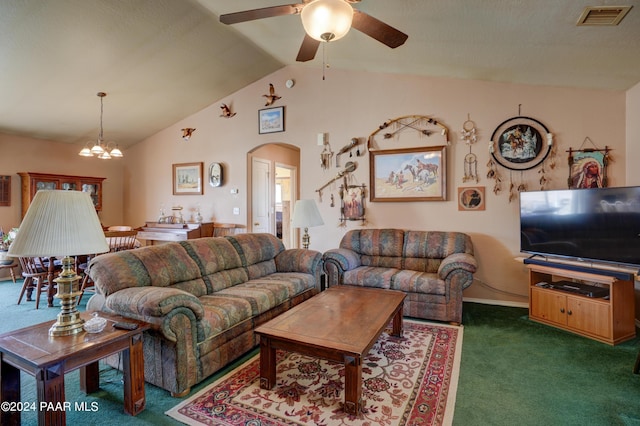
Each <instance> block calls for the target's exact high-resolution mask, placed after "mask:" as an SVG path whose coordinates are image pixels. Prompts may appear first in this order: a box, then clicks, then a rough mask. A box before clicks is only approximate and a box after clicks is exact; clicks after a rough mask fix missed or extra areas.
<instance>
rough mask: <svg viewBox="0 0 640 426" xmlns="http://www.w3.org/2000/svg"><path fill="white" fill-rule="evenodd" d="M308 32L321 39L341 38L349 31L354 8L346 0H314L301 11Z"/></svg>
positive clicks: (312, 36)
mask: <svg viewBox="0 0 640 426" xmlns="http://www.w3.org/2000/svg"><path fill="white" fill-rule="evenodd" d="M300 17H301V19H302V26H303V27H304V30H305V31H306V32H307V34H308V35H309V36H310V37H311V38H314V39H316V40H319V41H333V40H339V39H341V38H342V37H344V36H345V35H347V33H348V32H349V29H350V28H351V21H352V20H353V8H352V7H351V5H350V4H349V3H347V2H346V1H344V0H314V1H312V2H311V3H309V4H307V5H305V6H304V7H303V8H302V12H301V13H300Z"/></svg>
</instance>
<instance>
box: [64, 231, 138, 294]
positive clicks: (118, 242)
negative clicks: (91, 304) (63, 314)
mask: <svg viewBox="0 0 640 426" xmlns="http://www.w3.org/2000/svg"><path fill="white" fill-rule="evenodd" d="M137 235H138V231H136V230H135V229H134V230H129V231H105V233H104V236H105V238H106V239H107V244H109V253H113V252H116V251H122V250H131V249H134V248H137V247H139V246H140V243H139V241H138V239H137V238H136V236H137ZM98 256H99V255H98ZM93 257H95V255H93V256H87V261H86V263H82V264H80V265H79V266H78V270H80V271H82V273H83V274H84V276H83V278H82V285H81V286H80V296H78V301H77V304H78V305H79V304H80V301H81V300H82V296H83V295H84V292H85V290H87V288H89V287H93V280H91V278H90V277H89V274H88V270H87V269H88V265H89V262H90V261H91V259H92V258H93Z"/></svg>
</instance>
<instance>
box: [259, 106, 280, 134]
mask: <svg viewBox="0 0 640 426" xmlns="http://www.w3.org/2000/svg"><path fill="white" fill-rule="evenodd" d="M277 132H284V107H283V106H281V107H275V108H265V109H261V110H259V111H258V133H259V134H264V133H277Z"/></svg>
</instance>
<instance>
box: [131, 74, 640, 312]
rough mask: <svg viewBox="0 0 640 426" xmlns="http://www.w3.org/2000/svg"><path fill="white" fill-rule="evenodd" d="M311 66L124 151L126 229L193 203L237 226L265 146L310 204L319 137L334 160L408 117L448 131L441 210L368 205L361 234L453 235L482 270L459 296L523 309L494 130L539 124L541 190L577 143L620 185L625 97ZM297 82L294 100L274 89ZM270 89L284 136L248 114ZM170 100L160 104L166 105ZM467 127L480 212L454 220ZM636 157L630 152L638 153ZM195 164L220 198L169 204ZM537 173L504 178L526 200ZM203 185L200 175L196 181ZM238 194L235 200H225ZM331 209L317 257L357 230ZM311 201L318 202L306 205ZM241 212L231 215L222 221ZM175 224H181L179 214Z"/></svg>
mask: <svg viewBox="0 0 640 426" xmlns="http://www.w3.org/2000/svg"><path fill="white" fill-rule="evenodd" d="M321 75H322V70H321V69H320V67H319V66H318V67H316V68H314V67H311V68H307V67H298V66H293V67H286V68H284V69H281V70H279V71H277V72H275V73H273V74H272V75H270V76H268V77H266V78H263V79H261V80H259V81H257V82H255V83H253V84H251V85H249V86H247V87H245V88H244V89H242V90H240V91H238V92H236V93H234V94H233V95H232V96H229V97H228V98H225V99H221V100H219V101H217V102H214V103H213V104H212V105H211V106H209V107H208V108H205V109H204V110H202V111H200V112H198V113H197V114H194V115H192V116H190V117H188V118H186V119H184V120H182V121H180V122H178V123H175V124H174V125H172V126H169V127H168V128H166V129H164V130H163V131H161V132H159V133H158V134H156V135H154V136H152V137H150V138H148V139H147V140H145V141H143V142H142V143H139V144H137V145H135V146H134V147H132V148H130V149H129V150H127V152H126V154H127V157H126V158H125V164H126V166H125V170H124V182H125V190H124V196H125V205H126V206H127V208H126V211H125V212H124V218H125V219H126V222H127V223H130V224H134V225H142V224H143V223H144V222H145V221H146V220H154V219H155V218H156V217H157V214H158V209H159V208H160V205H161V204H164V206H165V207H166V208H169V207H171V206H172V205H174V204H180V205H182V206H183V207H184V208H185V210H186V211H187V213H188V212H189V211H193V210H194V209H195V207H196V206H197V205H198V204H200V207H201V209H202V213H203V216H204V218H205V220H216V221H220V222H236V223H246V220H247V211H246V210H247V202H246V194H247V174H246V164H247V153H248V152H249V151H251V150H253V149H254V148H256V147H257V146H260V145H263V144H265V143H272V142H273V143H285V144H291V145H295V146H298V147H300V152H301V164H300V182H301V186H300V197H301V198H316V195H317V194H316V192H315V190H316V189H317V188H319V187H320V186H321V185H323V184H324V183H325V182H327V181H328V180H329V179H331V178H332V177H334V176H335V175H336V173H337V172H338V170H339V169H338V168H335V167H332V168H331V169H330V170H326V171H323V170H322V169H321V168H320V152H321V151H322V147H321V146H318V145H317V143H316V140H317V134H318V133H320V132H327V133H329V142H330V144H331V147H332V149H333V151H334V152H337V151H338V150H339V149H340V148H341V147H342V146H343V145H345V144H347V143H348V142H349V141H350V140H351V138H353V137H361V138H366V137H367V136H368V135H369V134H371V133H372V132H373V131H374V130H375V129H377V128H378V126H379V125H380V124H381V123H383V122H384V121H385V120H387V119H390V118H395V117H399V116H402V115H408V114H420V115H428V116H432V117H433V118H435V119H436V120H438V121H441V122H442V123H444V124H445V125H446V126H448V128H449V130H450V131H451V136H450V141H451V145H450V146H449V147H448V148H447V156H448V161H447V166H448V172H447V175H448V185H447V192H448V194H449V196H448V200H447V201H438V202H410V203H380V202H377V203H370V202H368V203H367V204H366V216H367V220H368V222H367V224H366V226H368V227H400V228H406V229H425V230H456V231H462V232H467V233H469V234H470V235H471V237H472V239H473V241H474V245H475V249H476V257H477V259H478V262H479V265H480V268H479V270H478V272H477V274H476V282H475V283H474V285H473V286H471V287H470V288H469V289H468V290H466V291H465V297H466V298H471V299H488V300H493V301H496V302H497V303H503V302H504V303H515V304H518V303H526V301H527V296H526V293H527V286H526V282H527V281H526V274H525V271H524V269H523V267H522V265H520V264H518V263H517V262H516V261H514V257H515V256H517V255H518V254H519V252H518V248H519V231H518V203H517V201H514V202H511V203H509V202H508V196H507V194H506V189H507V188H508V180H509V172H508V171H506V170H504V169H502V170H501V171H502V175H503V178H504V180H505V181H507V182H505V183H504V184H503V187H504V190H503V193H501V194H500V195H495V194H493V192H492V191H491V189H492V181H489V180H488V179H487V178H486V172H487V168H486V163H487V161H488V160H489V152H488V149H487V146H488V144H489V138H490V136H491V134H492V132H493V131H494V129H495V128H496V127H497V126H498V125H499V124H500V123H502V122H503V121H504V120H506V119H508V118H511V117H514V116H517V115H519V104H521V107H520V108H521V114H520V115H524V116H531V117H534V118H536V119H538V120H540V121H542V122H543V123H544V124H545V125H546V126H547V127H548V128H549V129H550V131H551V132H553V134H554V135H555V141H556V143H557V161H556V164H557V166H556V167H555V169H553V170H548V172H549V173H548V177H550V178H551V182H550V184H549V186H548V187H549V188H564V187H566V180H567V177H568V169H567V162H566V160H567V157H566V155H567V154H566V152H565V151H566V150H567V149H568V148H569V147H573V148H579V147H580V145H581V144H582V143H583V141H584V139H585V138H586V137H589V138H590V139H591V140H592V141H593V142H594V143H595V144H597V145H598V146H604V145H608V146H609V147H611V148H613V150H614V151H613V157H614V160H615V161H614V162H613V163H612V165H611V167H610V170H609V172H610V173H609V176H610V185H611V186H621V185H625V183H626V182H625V176H626V175H625V174H626V170H625V93H624V92H617V91H613V92H612V91H597V90H578V89H568V88H557V87H538V86H524V85H513V84H500V83H488V82H480V81H466V80H455V79H445V78H426V77H416V76H407V75H392V74H374V73H367V72H348V71H338V70H333V69H328V70H327V72H326V80H325V81H323V80H322V78H321ZM289 78H292V79H294V80H295V81H296V84H295V86H294V87H293V88H292V89H286V88H285V86H284V83H285V81H286V80H287V79H289ZM269 83H273V84H274V85H275V88H276V93H277V94H279V95H280V96H282V99H280V100H279V101H278V102H277V103H276V106H280V105H285V106H286V131H285V132H282V133H272V134H266V135H259V134H258V124H257V119H258V110H259V109H261V108H264V98H263V97H262V95H263V94H264V93H267V88H268V84H269ZM169 101H170V100H169ZM223 102H224V103H226V104H228V105H230V106H231V109H232V110H233V111H234V112H236V113H237V115H236V116H235V117H233V118H230V119H225V118H221V117H219V115H220V108H219V106H220V104H221V103H223ZM468 117H469V118H470V119H471V120H473V121H474V122H475V123H476V126H477V129H478V132H479V141H478V143H477V144H476V145H475V146H474V147H473V152H474V153H475V154H476V155H477V156H478V172H479V175H480V183H479V185H481V186H485V187H486V194H487V196H486V210H485V211H482V212H460V211H458V209H457V203H456V201H455V196H454V194H455V193H456V190H457V187H459V186H469V185H468V184H463V182H462V177H463V174H464V170H463V161H464V156H465V154H467V153H468V147H467V146H466V145H465V144H464V143H463V142H461V141H460V140H459V139H460V132H459V131H460V130H461V128H462V125H463V123H464V122H465V121H466V120H467V118H468ZM183 127H195V128H196V129H197V130H196V132H195V133H194V135H193V137H192V138H191V140H190V141H188V142H184V141H183V140H182V139H181V138H180V136H181V131H180V129H181V128H183ZM386 143H387V144H386V145H385V146H381V148H383V149H391V148H400V147H405V146H407V145H411V146H414V145H415V144H421V145H429V146H432V145H441V144H442V143H443V142H442V138H441V137H440V136H438V135H433V136H431V137H424V138H422V139H419V140H416V139H415V138H414V139H412V137H411V136H410V133H408V132H407V133H405V134H403V135H402V136H401V137H400V139H398V140H389V141H386ZM636 152H637V151H636ZM348 160H353V161H356V162H357V164H358V168H357V170H356V171H355V172H354V173H353V176H352V183H354V184H361V183H364V184H366V185H367V187H368V186H369V163H368V161H369V156H368V153H365V155H364V156H361V157H357V158H355V157H354V158H348V156H345V155H343V156H342V158H341V164H342V166H344V164H345V162H346V161H348ZM193 161H202V162H204V163H205V170H206V169H207V167H208V165H209V164H210V163H211V162H222V163H223V164H224V166H225V183H224V185H223V186H221V187H219V188H212V187H210V186H208V185H205V187H204V191H205V192H204V196H192V195H182V196H173V195H172V190H171V185H172V183H171V164H172V163H184V162H193ZM538 178H539V175H538V174H537V170H533V171H528V172H523V173H521V172H514V173H513V179H514V180H515V181H516V184H518V183H520V180H521V179H525V180H526V181H528V182H529V188H530V189H536V188H537V184H535V182H536V181H537V180H538ZM205 179H206V176H205ZM232 188H238V189H239V190H240V192H239V194H230V189H232ZM330 193H333V194H334V196H335V197H336V200H337V201H338V198H337V197H338V195H337V187H336V186H335V185H334V186H332V187H330V188H328V189H327V190H326V191H325V192H324V197H323V200H322V202H320V201H319V203H318V204H319V208H320V211H321V214H322V216H323V218H324V222H325V225H324V226H321V227H317V228H311V229H310V230H309V233H310V234H311V240H312V241H313V244H312V248H313V249H316V250H320V251H324V250H326V249H329V248H332V247H335V246H337V244H338V243H339V241H340V239H341V237H342V236H343V235H344V233H345V232H346V231H347V230H348V229H351V228H357V227H359V226H360V223H359V222H354V223H348V224H347V225H346V226H345V227H340V226H338V225H339V220H338V219H339V216H340V213H339V210H338V206H339V202H336V207H333V208H332V207H330V205H329V196H330ZM316 199H317V198H316ZM233 207H238V208H240V215H238V216H235V215H233V213H232V210H233ZM185 217H187V218H189V215H188V214H185Z"/></svg>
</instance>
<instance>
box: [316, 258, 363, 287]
mask: <svg viewBox="0 0 640 426" xmlns="http://www.w3.org/2000/svg"><path fill="white" fill-rule="evenodd" d="M322 260H323V261H324V273H325V274H326V275H327V282H326V284H327V285H328V286H329V287H331V286H335V285H341V284H342V283H343V277H344V273H345V272H346V271H350V270H352V269H355V268H357V267H358V266H361V265H362V263H361V261H360V255H359V254H358V253H356V252H355V251H353V250H349V249H346V248H337V249H331V250H328V251H326V252H325V253H324V255H323V256H322Z"/></svg>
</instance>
